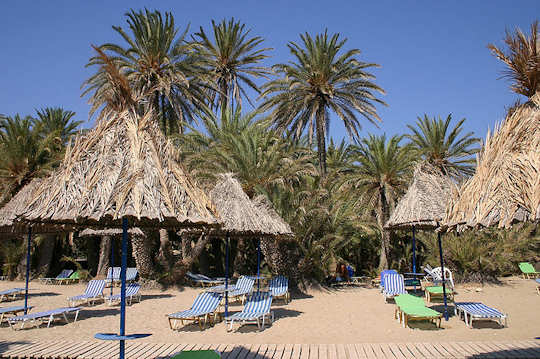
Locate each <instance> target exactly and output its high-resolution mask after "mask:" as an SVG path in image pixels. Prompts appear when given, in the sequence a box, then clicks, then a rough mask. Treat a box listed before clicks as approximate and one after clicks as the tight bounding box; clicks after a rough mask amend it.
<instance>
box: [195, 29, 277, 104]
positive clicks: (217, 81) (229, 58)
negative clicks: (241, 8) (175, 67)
mask: <svg viewBox="0 0 540 359" xmlns="http://www.w3.org/2000/svg"><path fill="white" fill-rule="evenodd" d="M212 30H213V33H214V38H213V40H212V39H210V38H209V36H208V35H207V34H206V32H205V31H204V29H203V28H202V27H200V29H199V32H198V33H196V34H195V35H194V41H196V43H197V44H200V45H201V47H200V51H201V55H202V58H203V61H204V67H205V68H207V69H208V70H209V71H210V73H211V79H212V82H213V85H214V87H215V88H216V90H217V91H215V90H213V89H210V94H209V95H210V99H211V100H210V101H211V103H212V105H213V106H214V107H215V108H217V107H218V106H221V108H226V107H227V106H230V105H231V104H232V100H233V99H234V100H235V101H236V103H237V104H239V105H242V97H245V98H246V99H247V100H248V102H249V103H250V104H251V105H253V103H252V102H251V100H250V99H249V96H248V95H247V93H246V90H245V89H244V87H242V85H243V84H245V85H247V87H248V88H250V89H252V90H254V91H256V92H257V93H260V90H259V87H258V86H257V84H255V82H253V79H252V78H261V77H262V78H267V75H269V74H270V70H269V69H268V68H266V67H264V66H259V65H258V64H259V63H260V62H261V61H262V60H264V59H266V58H268V57H269V56H268V55H267V54H266V53H267V51H269V50H272V49H271V48H259V46H260V45H261V44H262V42H263V41H264V39H263V38H262V37H260V36H255V37H248V36H249V33H250V31H251V30H250V29H246V26H245V24H242V23H240V21H235V19H234V18H231V19H229V20H228V21H226V20H225V19H224V20H223V21H221V22H220V23H219V24H218V23H216V22H215V21H214V20H212ZM218 91H219V92H218Z"/></svg>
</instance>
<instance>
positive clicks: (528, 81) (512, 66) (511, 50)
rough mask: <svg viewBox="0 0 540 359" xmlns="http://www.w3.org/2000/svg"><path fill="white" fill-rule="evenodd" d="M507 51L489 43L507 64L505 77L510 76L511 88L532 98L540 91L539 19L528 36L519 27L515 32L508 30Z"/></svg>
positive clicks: (506, 38)
mask: <svg viewBox="0 0 540 359" xmlns="http://www.w3.org/2000/svg"><path fill="white" fill-rule="evenodd" d="M504 42H505V44H506V45H507V46H508V51H507V52H505V51H503V50H501V49H500V48H498V47H497V46H495V45H493V44H488V48H489V49H490V50H491V53H492V54H493V55H494V56H495V57H497V58H498V59H499V60H501V61H502V62H504V63H505V64H506V66H507V69H506V71H504V72H503V77H507V78H510V79H511V81H512V85H511V86H510V89H511V90H512V91H513V92H515V93H518V94H520V95H523V96H526V97H527V98H531V97H532V96H533V95H534V94H535V93H536V92H538V91H540V39H539V37H538V20H536V21H535V22H533V23H532V25H531V35H530V37H528V36H527V35H525V34H524V33H523V32H522V31H521V29H519V28H517V29H516V31H515V34H511V33H510V32H509V31H508V30H506V37H505V39H504Z"/></svg>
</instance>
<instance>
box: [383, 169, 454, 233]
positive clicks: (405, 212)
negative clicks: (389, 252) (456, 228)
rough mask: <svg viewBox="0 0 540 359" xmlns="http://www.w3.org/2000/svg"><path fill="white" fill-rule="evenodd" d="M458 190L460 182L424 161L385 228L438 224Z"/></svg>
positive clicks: (424, 227)
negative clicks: (457, 184) (453, 194)
mask: <svg viewBox="0 0 540 359" xmlns="http://www.w3.org/2000/svg"><path fill="white" fill-rule="evenodd" d="M454 192H457V188H456V184H455V182H454V181H452V179H450V177H447V176H445V175H443V174H442V173H441V171H439V170H438V169H437V168H435V167H433V166H431V165H429V164H427V163H420V164H419V165H418V166H417V167H416V169H415V171H414V176H413V181H412V184H411V186H410V187H409V189H408V190H407V193H405V195H404V196H403V197H402V198H401V199H400V200H399V202H398V204H397V206H396V208H395V209H394V211H393V212H392V215H391V216H390V219H389V220H388V222H386V225H385V228H387V229H398V228H411V227H413V226H414V227H416V228H418V229H429V228H436V227H438V226H439V224H440V222H441V221H442V220H443V219H444V216H445V211H446V206H447V204H448V201H449V199H450V197H451V195H452V193H454Z"/></svg>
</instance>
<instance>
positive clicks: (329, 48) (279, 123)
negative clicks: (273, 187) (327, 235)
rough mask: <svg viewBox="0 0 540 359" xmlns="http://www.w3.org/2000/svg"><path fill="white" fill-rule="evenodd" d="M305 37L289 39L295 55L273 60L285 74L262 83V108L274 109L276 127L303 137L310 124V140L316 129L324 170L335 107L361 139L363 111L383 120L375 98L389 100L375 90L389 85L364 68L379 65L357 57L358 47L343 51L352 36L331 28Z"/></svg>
mask: <svg viewBox="0 0 540 359" xmlns="http://www.w3.org/2000/svg"><path fill="white" fill-rule="evenodd" d="M300 38H301V40H302V43H301V44H297V43H295V42H289V44H288V45H287V46H288V48H289V51H290V52H291V54H292V55H293V56H294V58H295V61H291V62H289V63H288V64H277V65H274V67H273V69H274V70H275V71H276V72H277V73H278V74H279V75H281V77H280V78H279V79H276V80H273V81H270V82H268V83H267V84H265V85H264V86H263V87H262V89H263V92H262V94H261V97H263V98H264V100H263V102H262V104H261V106H260V108H261V109H262V110H263V111H267V110H272V111H271V116H272V118H273V120H274V122H273V126H274V127H275V128H277V129H281V130H283V129H286V128H290V129H291V130H292V132H293V135H294V136H295V137H299V136H301V135H302V133H303V132H304V131H305V130H306V128H307V130H308V137H309V139H310V141H311V140H312V139H313V136H314V135H316V137H317V152H318V154H319V166H320V168H321V172H322V173H323V175H324V174H326V142H325V140H326V139H325V137H326V136H327V135H328V131H329V125H330V120H331V117H330V113H331V112H332V113H334V114H335V115H337V116H338V117H339V118H340V119H341V120H342V121H343V123H344V125H345V128H346V129H347V132H348V134H349V136H350V137H351V138H353V139H357V138H358V131H359V130H360V128H361V124H360V119H359V118H358V114H359V115H361V116H362V117H364V118H365V119H366V120H368V121H369V122H371V123H376V122H377V121H380V118H379V116H378V115H377V110H376V108H375V104H376V103H379V104H384V102H383V101H382V100H380V99H378V98H377V97H375V95H374V93H375V92H379V93H381V94H384V91H383V89H382V88H380V87H379V86H377V85H376V84H375V83H373V82H372V81H371V80H372V79H374V78H375V76H374V75H372V74H370V73H369V72H366V71H365V70H366V69H368V68H370V67H377V66H378V65H376V64H372V63H365V62H361V61H360V60H358V59H357V58H356V56H357V55H358V54H360V50H358V49H352V50H348V51H345V52H343V53H341V54H340V52H341V51H342V50H344V45H345V43H346V41H347V39H340V38H339V34H334V35H332V36H329V35H328V33H327V31H325V32H324V33H322V34H318V35H316V36H315V38H313V37H312V36H311V35H310V34H308V33H306V34H303V35H300Z"/></svg>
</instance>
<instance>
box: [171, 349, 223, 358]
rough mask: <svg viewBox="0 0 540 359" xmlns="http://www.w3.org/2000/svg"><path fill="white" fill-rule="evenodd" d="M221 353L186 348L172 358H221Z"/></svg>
mask: <svg viewBox="0 0 540 359" xmlns="http://www.w3.org/2000/svg"><path fill="white" fill-rule="evenodd" d="M220 358H221V355H220V354H219V353H218V352H216V351H214V350H184V351H182V352H181V353H179V354H176V355H175V356H173V357H171V359H220Z"/></svg>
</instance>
